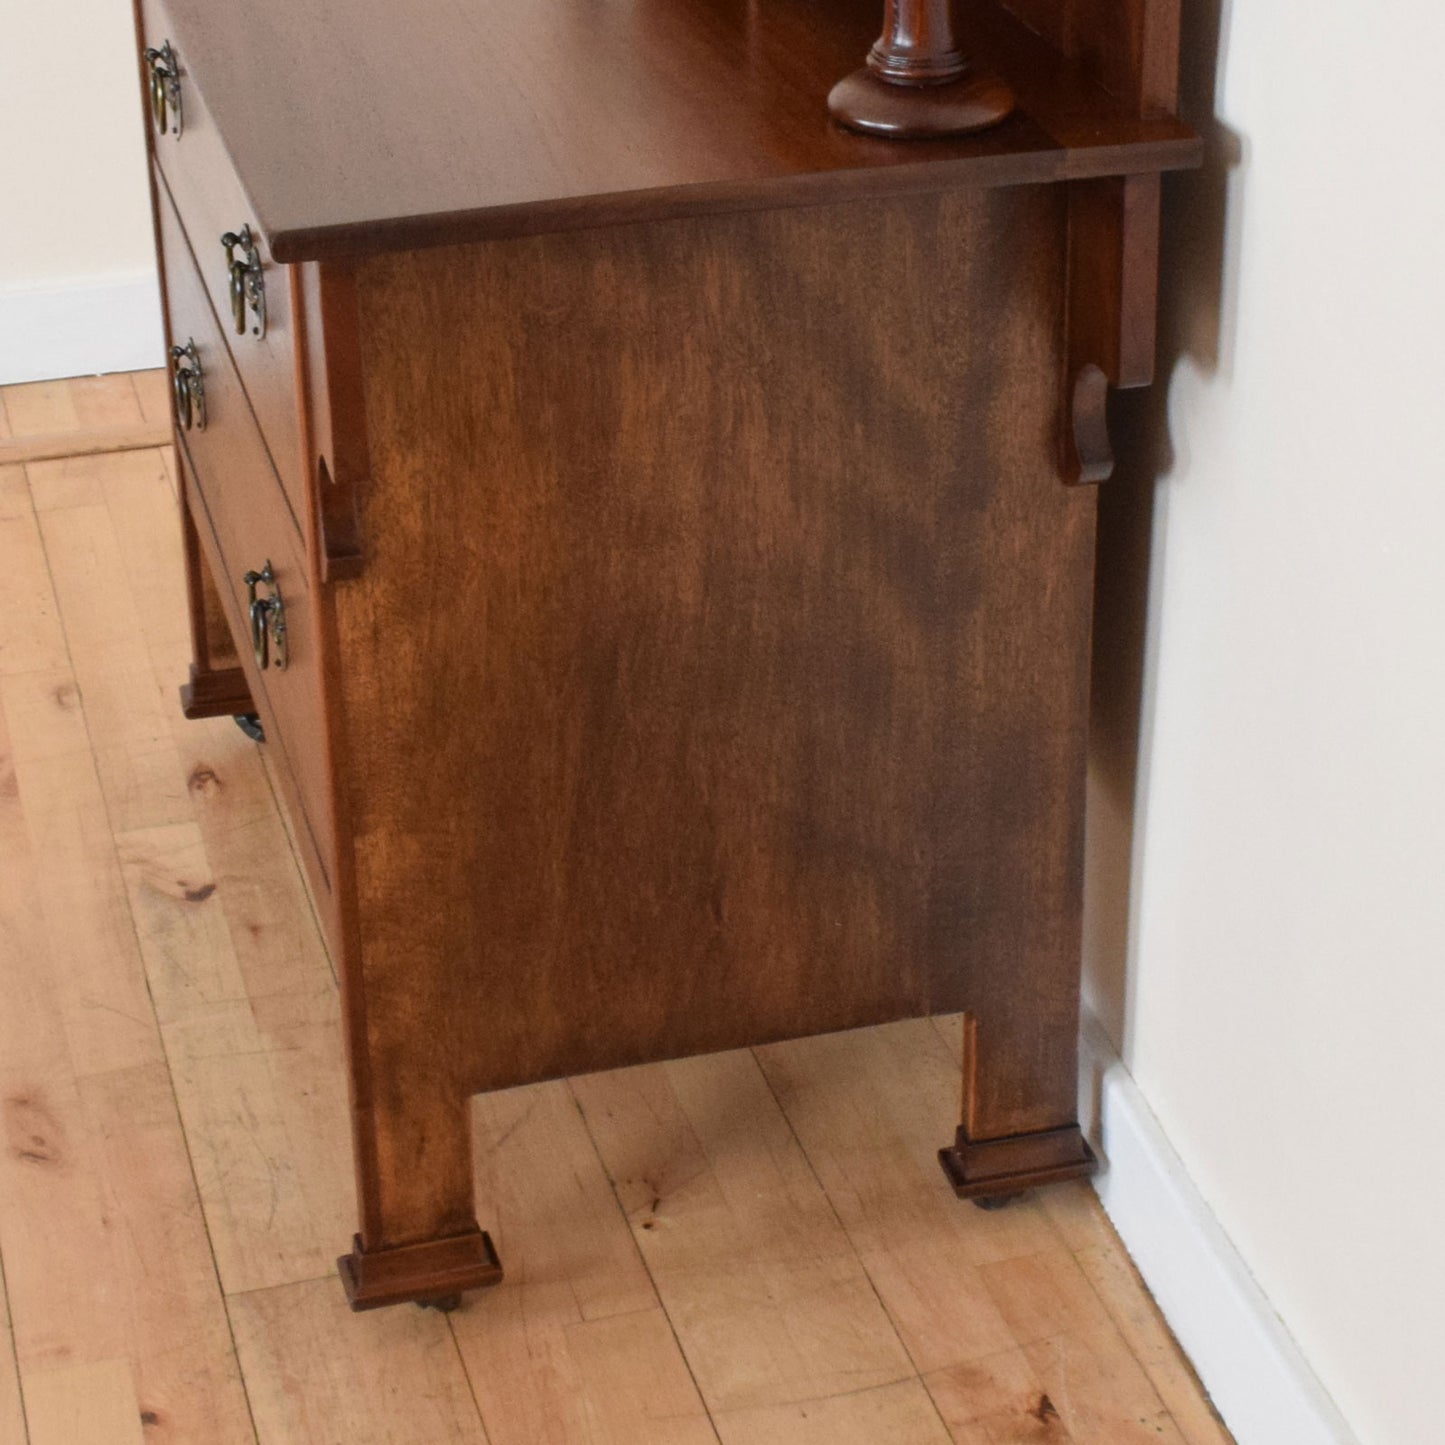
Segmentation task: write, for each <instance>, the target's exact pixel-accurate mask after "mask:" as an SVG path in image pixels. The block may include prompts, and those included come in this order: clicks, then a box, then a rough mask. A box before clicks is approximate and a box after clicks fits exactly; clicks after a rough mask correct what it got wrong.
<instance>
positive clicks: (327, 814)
mask: <svg viewBox="0 0 1445 1445" xmlns="http://www.w3.org/2000/svg"><path fill="white" fill-rule="evenodd" d="M158 210H159V214H160V219H161V225H160V235H161V268H162V273H163V275H164V279H165V287H166V298H167V303H168V306H169V310H170V318H171V330H172V337H171V341H172V345H175V346H181V347H189V348H190V351H189V354H188V356H187V358H186V360H185V361H184V362H182V363H181V365H182V366H184V367H185V368H186V369H195V368H199V370H200V374H201V378H202V380H201V387H202V389H203V390H202V395H201V396H200V397H197V396H196V395H195V394H194V392H193V393H192V399H191V402H190V406H189V411H190V423H191V424H190V426H189V427H187V426H186V418H185V416H184V415H183V414H182V413H183V408H182V407H180V406H178V407H177V408H176V410H177V422H176V427H177V434H178V436H179V437H180V439H181V442H182V446H181V448H180V449H179V450H180V452H181V460H182V471H183V473H184V474H185V479H186V481H185V485H186V494H187V502H188V504H189V505H190V508H191V512H192V515H193V516H194V517H195V520H196V529H197V531H198V532H199V533H200V536H201V541H202V545H203V546H205V547H206V548H207V551H208V553H209V555H210V560H211V566H212V570H213V574H214V576H215V579H216V585H217V590H218V592H219V593H220V595H221V600H222V602H223V604H224V605H225V608H226V614H227V618H228V620H229V622H230V625H231V632H232V634H233V636H234V638H235V642H236V650H237V652H238V653H239V655H240V658H241V663H242V666H243V667H244V668H245V670H246V676H247V679H248V681H249V682H250V685H251V696H252V697H253V698H254V699H255V701H256V704H257V707H258V709H259V710H260V712H261V715H262V719H263V721H264V723H265V725H266V738H267V744H268V746H271V747H272V748H273V751H274V752H277V753H279V754H280V755H281V758H280V761H281V765H282V766H281V769H280V770H281V771H282V772H284V773H285V774H287V775H288V778H289V781H290V782H291V784H292V785H293V788H292V789H291V791H293V792H294V797H293V799H292V800H291V801H292V802H293V803H294V804H297V805H299V816H298V817H297V818H296V825H297V826H296V831H297V834H298V836H300V837H302V838H303V840H306V841H309V844H310V846H311V847H312V848H313V849H314V850H315V855H316V856H315V858H313V859H310V860H308V862H309V863H310V864H311V865H312V867H313V871H314V869H315V865H316V864H317V863H319V865H320V876H321V882H322V884H323V887H324V888H325V889H326V890H328V891H329V890H330V887H331V879H332V877H333V876H334V872H333V859H334V842H333V838H332V832H331V826H332V825H331V818H332V810H331V802H330V798H331V794H330V781H329V759H328V749H327V746H326V729H325V713H324V706H323V701H322V696H321V660H320V656H319V651H318V648H317V645H316V638H317V620H316V612H315V606H314V599H313V597H312V592H311V585H310V577H309V575H308V569H307V565H306V552H305V548H304V545H303V543H302V541H301V538H300V536H299V535H298V534H297V531H296V528H295V526H294V525H293V523H292V519H291V515H290V512H289V510H288V508H287V506H286V501H285V497H284V495H283V493H282V491H281V486H280V483H279V481H278V480H277V477H276V474H275V472H274V471H273V470H272V467H271V462H270V458H269V457H268V455H267V452H266V448H265V445H264V443H263V442H262V439H261V433H260V432H259V431H258V430H257V428H256V423H255V419H254V418H253V417H252V415H251V409H250V407H249V405H248V404H247V402H246V398H245V394H244V392H243V391H242V389H241V383H240V380H239V378H238V377H237V375H236V371H235V368H234V367H233V366H232V364H231V359H230V355H229V353H228V352H227V350H226V347H225V345H224V343H223V342H222V341H221V337H220V332H219V329H218V327H217V325H216V319H215V316H214V314H213V313H212V311H211V305H210V301H209V299H208V297H207V295H206V291H205V287H204V286H203V284H202V282H201V280H200V278H199V276H198V275H197V273H196V267H195V263H194V261H193V259H192V257H191V253H190V249H189V247H188V245H187V243H186V237H185V233H184V232H183V231H182V230H181V227H180V223H179V221H178V220H177V217H176V214H175V212H174V210H173V209H172V208H171V207H170V206H169V205H168V204H167V203H166V202H165V198H164V197H162V198H161V204H160V206H159V207H158ZM202 413H204V415H202ZM202 420H204V425H202V424H201V423H202ZM268 563H269V564H270V576H271V577H272V578H273V579H274V580H271V581H265V580H262V581H253V582H250V583H248V581H247V574H248V573H265V570H266V567H267V564H268ZM253 589H254V590H253ZM277 595H279V597H280V599H281V603H282V606H283V608H284V612H283V613H282V616H283V617H284V628H285V666H284V667H283V666H280V665H279V656H278V649H277V647H276V645H275V643H274V642H273V641H272V639H271V636H270V632H269V629H267V639H266V640H267V644H268V645H267V648H266V653H267V657H266V665H263V664H262V658H261V657H260V656H259V655H258V649H257V648H256V647H255V645H254V637H253V627H252V609H251V603H252V600H253V597H254V598H259V599H261V600H262V601H266V600H267V599H271V598H273V597H275V596H277ZM266 620H267V621H269V620H271V619H270V618H269V617H268V618H267V619H266Z"/></svg>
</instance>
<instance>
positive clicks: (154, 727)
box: [32, 453, 192, 832]
mask: <svg viewBox="0 0 1445 1445" xmlns="http://www.w3.org/2000/svg"><path fill="white" fill-rule="evenodd" d="M135 455H145V456H149V457H150V458H151V463H150V469H151V470H152V471H154V473H155V474H156V476H157V478H159V477H160V474H161V472H160V464H159V459H158V458H157V457H156V456H155V454H154V453H145V454H141V453H137V454H135ZM112 460H113V459H112ZM34 486H35V483H34V479H33V474H32V488H33V487H34ZM38 496H39V493H37V497H38ZM40 531H41V537H42V539H43V541H44V544H45V553H46V556H47V558H48V559H49V563H50V573H51V577H52V579H53V581H54V586H55V593H56V598H57V601H58V603H59V607H60V614H61V619H62V622H63V625H64V628H65V635H66V640H67V642H68V644H69V647H70V656H71V660H72V664H73V666H74V669H75V678H76V681H77V682H78V683H79V685H80V688H81V691H82V693H83V695H84V697H85V705H86V715H87V717H88V718H89V720H90V726H91V736H92V743H93V750H94V754H95V761H96V767H97V770H98V772H99V775H100V780H101V787H102V790H103V792H104V794H105V800H106V807H107V810H108V814H109V817H110V819H111V823H112V825H113V827H114V828H115V830H116V831H117V832H129V831H131V830H132V829H136V828H154V827H159V826H162V825H164V824H167V823H181V822H189V821H190V820H191V817H192V814H191V802H190V798H189V796H188V794H187V792H186V787H185V775H184V773H183V771H182V768H181V764H180V760H179V758H178V756H177V753H176V749H175V743H174V739H173V737H172V734H171V722H170V717H169V714H170V712H171V711H172V710H173V709H174V706H175V703H174V694H173V693H171V692H170V691H169V689H167V690H166V691H164V692H163V691H162V689H161V688H160V687H159V686H158V684H157V682H156V677H155V668H154V666H153V664H152V659H151V656H150V651H149V648H148V646H147V643H146V639H145V636H144V634H143V633H142V631H141V629H140V626H139V621H138V614H139V612H140V610H141V608H142V607H145V606H148V605H150V600H149V596H148V589H146V588H145V587H144V586H142V587H136V586H135V585H134V578H135V575H136V569H135V568H132V567H131V566H130V565H128V563H127V561H126V559H125V558H124V556H123V555H122V552H121V549H120V546H119V544H118V542H117V540H116V536H115V532H114V529H113V528H112V525H111V519H110V510H109V508H108V507H107V506H106V504H105V502H104V498H103V495H102V499H101V501H100V502H99V503H98V504H95V505H82V506H65V507H58V508H54V509H50V510H41V511H40ZM147 570H148V564H146V563H141V564H140V568H139V571H140V576H141V577H142V578H143V577H144V575H145V573H146V571H147Z"/></svg>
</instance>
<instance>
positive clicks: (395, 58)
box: [168, 0, 1199, 262]
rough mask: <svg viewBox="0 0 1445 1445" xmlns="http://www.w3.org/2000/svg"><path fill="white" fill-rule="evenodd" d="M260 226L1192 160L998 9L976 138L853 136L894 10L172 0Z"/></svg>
mask: <svg viewBox="0 0 1445 1445" xmlns="http://www.w3.org/2000/svg"><path fill="white" fill-rule="evenodd" d="M168 9H169V11H170V15H171V20H172V23H173V28H174V32H175V33H174V34H173V35H172V36H171V38H172V39H173V40H174V42H175V44H176V47H177V49H178V51H179V52H180V56H181V60H182V64H183V66H184V67H185V68H186V69H187V70H188V71H189V72H190V74H191V76H192V77H193V79H194V81H195V82H196V83H197V84H198V85H199V87H200V89H201V91H202V92H203V94H204V96H205V98H206V102H207V104H208V105H209V107H210V109H211V112H212V114H213V116H214V118H215V120H216V123H217V126H218V127H219V129H220V132H221V134H222V136H223V138H224V140H225V143H226V146H227V148H228V150H229V152H230V155H231V158H232V160H233V162H234V164H235V167H236V170H237V172H238V174H239V175H240V178H241V181H242V184H243V185H244V186H245V188H246V191H247V194H248V196H249V197H250V200H251V202H252V204H253V206H254V210H255V215H256V218H257V221H258V222H259V225H260V228H261V229H262V231H263V232H264V233H265V235H266V237H267V240H268V242H269V243H270V246H271V251H272V254H273V255H274V256H275V258H276V259H277V260H278V261H283V262H292V261H301V260H309V259H316V258H320V257H325V256H335V255H341V254H358V253H365V252H374V251H382V250H394V249H403V248H409V247H413V246H420V245H435V244H441V243H446V242H453V241H467V240H474V239H480V238H482V237H486V236H499V235H522V234H531V233H536V232H540V231H548V230H563V229H571V228H576V227H582V226H589V225H598V224H611V223H617V222H625V221H629V220H639V219H648V218H659V217H665V216H676V215H689V214H698V213H702V212H707V211H721V210H738V209H758V208H767V207H773V206H787V205H807V204H816V203H819V202H824V201H828V200H834V199H845V198H849V197H860V196H870V195H872V196H877V195H885V194H891V193H897V192H902V191H919V190H936V189H946V188H952V187H957V186H969V185H982V186H991V185H1006V184H1017V183H1020V182H1025V181H1047V180H1055V179H1063V178H1074V177H1083V176H1094V175H1110V174H1124V173H1131V172H1140V171H1154V170H1164V169H1173V168H1176V167H1184V166H1188V165H1192V164H1195V163H1197V160H1198V156H1199V142H1198V141H1197V139H1196V138H1195V137H1194V136H1193V134H1192V133H1191V132H1190V131H1189V130H1188V129H1187V128H1186V127H1185V126H1183V125H1182V124H1181V123H1180V122H1178V121H1177V120H1175V119H1174V118H1172V117H1168V116H1160V117H1157V118H1153V119H1146V120H1140V119H1138V118H1137V117H1134V116H1131V115H1130V114H1129V112H1128V109H1127V107H1126V106H1125V105H1124V104H1123V103H1121V102H1120V101H1118V100H1117V99H1115V98H1114V97H1113V96H1111V95H1110V94H1109V93H1108V92H1106V91H1104V90H1103V89H1102V88H1101V87H1099V86H1097V85H1094V84H1092V83H1090V82H1089V81H1088V80H1087V79H1086V78H1085V77H1084V76H1083V75H1082V73H1081V72H1080V71H1079V70H1078V69H1077V68H1076V67H1073V66H1071V65H1068V64H1067V63H1065V62H1063V61H1062V60H1060V59H1059V57H1058V56H1057V55H1056V53H1055V52H1053V51H1052V50H1051V49H1049V48H1048V47H1047V46H1046V45H1045V44H1044V43H1043V42H1042V41H1040V40H1039V39H1038V38H1037V37H1035V36H1034V35H1033V34H1032V32H1030V31H1028V30H1027V29H1025V28H1024V27H1023V26H1022V25H1021V24H1019V23H1018V22H1017V21H1016V20H1014V19H1013V18H1012V17H1011V16H1010V15H1009V14H1008V13H1007V12H1006V11H1004V10H1002V9H1001V8H999V7H997V6H995V5H994V4H993V3H992V0H979V3H973V4H970V5H968V6H967V7H966V9H965V14H966V19H965V24H964V32H965V37H966V41H967V43H968V45H969V47H970V50H971V52H972V53H973V54H974V55H975V56H977V57H978V58H979V59H980V60H982V61H984V62H986V63H987V64H989V65H990V66H991V67H993V68H996V69H997V70H999V71H1000V72H1001V73H1002V74H1003V75H1004V76H1005V77H1006V78H1007V79H1008V81H1009V82H1010V83H1011V84H1012V85H1013V87H1014V88H1015V90H1016V91H1017V93H1018V95H1019V99H1020V111H1019V113H1017V114H1016V115H1014V116H1013V117H1011V118H1010V119H1009V120H1008V121H1006V122H1005V123H1004V124H1003V125H1002V126H1000V127H998V128H997V129H995V130H993V131H991V132H987V133H985V134H983V135H980V136H977V137H973V138H970V139H968V140H964V141H947V142H938V141H928V142H911V143H910V142H897V141H888V140H877V139H869V138H865V137H862V136H857V135H853V134H849V133H847V132H845V131H842V130H840V129H839V128H837V127H836V126H835V125H834V124H832V122H831V121H830V120H829V117H828V113H827V109H826V103H825V102H826V97H827V93H828V90H829V88H830V87H831V86H832V85H833V83H834V82H835V81H836V80H838V79H839V78H840V77H841V76H842V75H844V74H846V73H847V72H848V71H850V70H852V69H855V68H856V67H857V66H858V64H859V63H860V62H861V60H862V57H863V56H864V54H865V53H866V51H867V49H868V46H869V45H870V44H871V42H872V40H873V38H874V36H875V34H876V32H877V28H878V23H879V6H878V0H515V3H502V0H407V3H406V4H397V3H395V0H248V3H247V4H245V5H217V4H214V3H213V0H168Z"/></svg>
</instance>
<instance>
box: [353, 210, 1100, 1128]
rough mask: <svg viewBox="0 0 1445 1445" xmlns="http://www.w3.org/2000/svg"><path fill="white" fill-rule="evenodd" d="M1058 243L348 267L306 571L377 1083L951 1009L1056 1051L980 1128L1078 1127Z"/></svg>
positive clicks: (736, 243)
mask: <svg viewBox="0 0 1445 1445" xmlns="http://www.w3.org/2000/svg"><path fill="white" fill-rule="evenodd" d="M1066 245H1067V215H1066V198H1065V197H1064V195H1063V194H1062V192H1059V191H1053V190H1031V191H1024V190H1015V191H1001V192H992V193H985V194H971V195H959V196H954V197H948V198H938V197H932V198H930V197H920V198H910V199H908V200H904V201H894V202H888V203H879V204H867V205H854V206H840V207H830V208H819V209H816V210H809V211H794V212H786V213H778V214H771V215H755V216H742V217H729V218H715V219H712V220H709V221H698V222H670V223H665V224H658V225H652V226H639V227H628V228H619V229H617V230H612V231H605V232H591V233H584V234H579V235H571V236H557V237H548V238H537V239H529V240H518V241H508V242H502V243H497V244H494V245H491V246H487V247H475V248H468V249H462V248H456V249H439V250H435V251H427V252H421V253H415V254H412V255H405V256H398V257H394V258H384V259H379V260H377V261H375V262H371V263H368V265H367V266H366V268H365V269H364V270H363V271H362V272H361V273H360V274H359V277H358V280H359V283H360V284H359V295H360V306H361V332H360V336H361V346H362V352H363V356H364V359H365V366H364V373H365V378H366V397H367V414H368V424H369V427H370V431H371V439H372V446H371V458H372V467H371V477H370V480H369V481H368V483H367V484H366V487H365V489H364V493H363V495H362V497H361V501H360V509H359V520H360V532H361V536H362V539H363V543H364V546H365V548H366V554H367V562H366V566H365V568H364V569H363V570H362V572H361V575H360V576H359V577H358V578H356V579H355V580H352V581H346V582H342V583H339V584H338V585H337V586H336V587H335V588H334V589H332V591H333V596H334V605H335V608H336V616H337V625H338V630H339V645H340V653H341V655H342V656H344V657H345V658H346V659H347V668H346V672H345V675H344V677H343V678H342V679H341V688H342V693H343V727H344V728H345V731H346V734H347V746H346V750H345V752H346V756H347V758H348V763H347V767H346V774H347V777H348V780H349V782H350V784H351V790H352V793H351V808H352V817H353V821H354V828H355V843H356V853H355V857H356V866H357V898H358V903H359V909H360V958H359V968H360V981H361V985H362V988H363V990H364V994H365V999H366V1009H365V1013H366V1018H367V1021H368V1022H367V1029H368V1034H369V1039H370V1042H371V1047H372V1048H373V1051H374V1054H375V1058H376V1063H377V1068H378V1070H379V1071H380V1072H379V1075H378V1077H381V1076H386V1077H393V1076H394V1077H397V1078H401V1077H404V1076H405V1075H406V1072H407V1069H408V1068H409V1067H410V1068H412V1069H413V1070H414V1068H415V1059H416V1057H417V1056H418V1054H427V1055H429V1057H430V1058H431V1059H432V1060H433V1061H441V1062H438V1063H437V1067H438V1068H442V1069H445V1070H447V1071H449V1073H450V1075H451V1077H452V1078H453V1079H454V1080H455V1081H456V1083H457V1084H458V1086H460V1087H462V1088H464V1089H465V1090H467V1091H472V1090H480V1089H483V1088H492V1087H498V1086H502V1085H508V1084H512V1083H516V1082H519V1081H522V1080H525V1079H530V1078H538V1077H545V1076H548V1075H557V1074H562V1073H570V1072H577V1071H582V1070H586V1069H594V1068H599V1067H605V1066H610V1065H616V1064H622V1063H627V1062H632V1061H636V1060H640V1059H644V1058H657V1057H667V1056H673V1055H682V1054H688V1053H694V1052H700V1051H706V1050H710V1049H716V1048H722V1047H728V1046H732V1045H738V1044H744V1043H751V1042H757V1041H761V1040H765V1039H770V1038H780V1037H786V1036H790V1035H800V1034H806V1033H811V1032H821V1031H825V1030H831V1029H838V1028H845V1027H851V1026H855V1025H862V1024H868V1023H874V1022H878V1021H881V1020H884V1019H893V1018H900V1017H905V1016H911V1015H920V1014H924V1013H928V1012H940V1011H944V1010H949V1009H956V1008H962V1007H967V1008H968V1009H969V1010H970V1011H973V1012H975V1013H976V1014H977V1015H978V1017H979V1018H980V1024H979V1029H980V1038H981V1040H983V1041H984V1042H981V1044H980V1048H981V1049H985V1048H986V1040H987V1035H988V1019H989V1017H991V1016H994V1015H1001V1013H1002V1011H1012V1012H1013V1013H1018V1012H1020V1011H1023V1012H1025V1013H1027V1014H1028V1016H1029V1017H1030V1019H1031V1020H1032V1022H1031V1024H1030V1029H1031V1030H1032V1031H1034V1032H1036V1033H1037V1035H1038V1038H1037V1039H1034V1040H1033V1041H1030V1042H1026V1043H1024V1044H1023V1045H1021V1047H1020V1048H1019V1049H1018V1050H1016V1051H1014V1052H1015V1055H1016V1057H1012V1056H1011V1057H1010V1058H1008V1059H1005V1058H1003V1057H999V1058H998V1059H996V1060H993V1061H992V1062H989V1063H988V1065H987V1068H986V1073H987V1081H986V1082H985V1083H983V1084H981V1086H980V1087H981V1088H983V1089H984V1090H985V1091H986V1092H987V1095H988V1099H987V1104H988V1107H987V1109H986V1111H985V1112H986V1114H987V1117H988V1118H989V1120H990V1126H991V1129H992V1131H993V1132H995V1133H999V1132H1010V1131H1016V1132H1026V1131H1027V1130H1029V1129H1040V1128H1047V1127H1052V1126H1054V1125H1056V1124H1058V1123H1060V1122H1065V1121H1069V1120H1072V1118H1073V1098H1072V1087H1073V1085H1072V1071H1071V1068H1070V1067H1069V1066H1068V1064H1067V1063H1066V1062H1062V1061H1065V1060H1067V1059H1069V1058H1072V1049H1073V1040H1074V1034H1075V1028H1076V1011H1077V1002H1078V993H1077V990H1078V962H1079V960H1078V936H1079V908H1080V881H1081V877H1082V858H1081V843H1082V806H1083V759H1084V752H1083V743H1084V719H1085V713H1086V701H1087V698H1086V689H1087V676H1088V671H1087V660H1088V644H1089V627H1090V598H1091V586H1092V580H1091V579H1092V561H1093V552H1092V548H1093V519H1094V496H1093V494H1092V492H1091V491H1089V490H1087V489H1083V490H1080V489H1075V488H1068V487H1065V486H1063V485H1062V484H1061V482H1060V479H1059V475H1058V469H1057V453H1056V424H1057V379H1058V376H1059V374H1060V371H1061V367H1062V349H1063V345H1064V328H1063V321H1062V314H1063V307H1062V295H1063V283H1064V275H1065V266H1066V257H1065V250H1066ZM1039 1039H1043V1040H1045V1042H1039V1041H1038V1040H1039ZM1047 1040H1052V1041H1053V1042H1052V1043H1050V1042H1047ZM1050 1049H1055V1051H1056V1052H1055V1054H1054V1055H1052V1056H1051V1058H1052V1062H1053V1063H1054V1064H1058V1065H1059V1066H1058V1067H1056V1068H1054V1069H1053V1075H1054V1076H1055V1077H1054V1078H1053V1079H1052V1080H1051V1082H1050V1083H1049V1084H1048V1085H1047V1086H1046V1087H1043V1086H1040V1084H1039V1080H1040V1078H1041V1077H1042V1075H1043V1074H1044V1073H1045V1072H1047V1069H1048V1064H1049V1060H1047V1059H1044V1058H1043V1057H1042V1055H1043V1054H1047V1053H1048V1051H1049V1050H1050ZM1058 1050H1062V1051H1063V1052H1062V1053H1058V1052H1057V1051H1058ZM981 1067H982V1066H981ZM1065 1075H1067V1078H1066V1079H1064V1081H1063V1082H1062V1083H1060V1082H1059V1079H1060V1078H1063V1076H1065Z"/></svg>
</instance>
